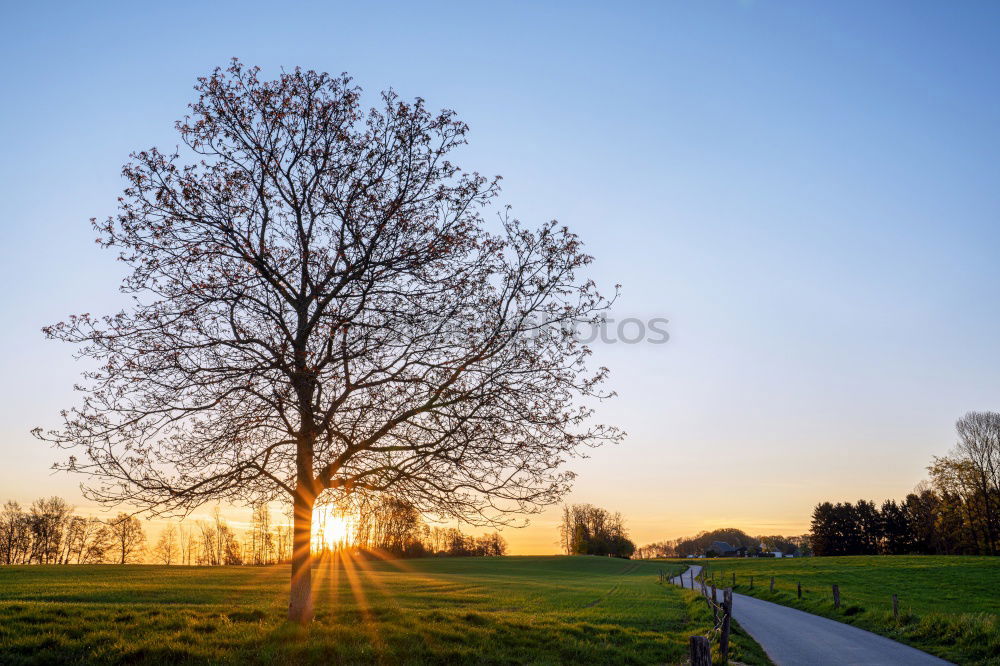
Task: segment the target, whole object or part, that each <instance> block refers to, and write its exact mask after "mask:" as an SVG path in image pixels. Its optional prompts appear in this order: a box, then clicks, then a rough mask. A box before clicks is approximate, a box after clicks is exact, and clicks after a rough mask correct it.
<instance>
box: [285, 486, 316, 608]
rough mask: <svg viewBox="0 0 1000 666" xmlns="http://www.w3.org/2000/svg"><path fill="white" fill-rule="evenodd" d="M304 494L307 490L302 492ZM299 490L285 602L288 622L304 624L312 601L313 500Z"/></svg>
mask: <svg viewBox="0 0 1000 666" xmlns="http://www.w3.org/2000/svg"><path fill="white" fill-rule="evenodd" d="M306 492H308V491H306ZM304 494H305V493H304V492H303V489H301V488H300V489H299V492H298V493H297V494H296V497H295V502H294V507H295V513H294V517H293V521H292V522H293V536H292V589H291V597H290V600H289V603H288V619H289V620H291V621H292V622H298V623H299V624H306V623H308V622H310V621H312V618H313V601H312V551H311V549H310V546H311V543H310V542H311V541H312V511H313V498H312V497H305V496H304Z"/></svg>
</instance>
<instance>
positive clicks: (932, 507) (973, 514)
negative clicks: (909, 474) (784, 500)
mask: <svg viewBox="0 0 1000 666" xmlns="http://www.w3.org/2000/svg"><path fill="white" fill-rule="evenodd" d="M955 429H956V432H957V434H958V444H957V445H956V446H955V448H954V449H953V450H952V452H951V453H949V454H948V455H946V456H940V457H938V456H935V457H934V458H933V459H932V462H931V464H930V465H929V466H928V467H927V470H928V472H929V473H930V479H929V480H928V481H924V482H921V483H920V484H919V485H918V486H917V487H916V488H915V489H914V491H913V492H912V493H910V494H908V495H907V496H906V497H905V498H904V499H903V500H901V501H899V502H897V501H895V500H887V501H885V502H883V503H882V504H881V506H877V505H876V504H875V503H874V502H872V501H868V500H859V501H858V502H856V503H854V504H852V503H850V502H838V503H836V504H834V503H831V502H822V503H820V504H818V505H817V506H816V508H815V509H814V510H813V514H812V531H811V540H812V545H813V550H814V551H815V553H816V554H817V555H872V554H886V555H897V554H907V553H914V554H938V555H996V554H1000V414H998V413H996V412H969V413H968V414H966V415H965V416H963V417H962V418H961V419H959V420H958V421H957V423H956V424H955Z"/></svg>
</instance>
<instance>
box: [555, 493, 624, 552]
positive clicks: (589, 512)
mask: <svg viewBox="0 0 1000 666" xmlns="http://www.w3.org/2000/svg"><path fill="white" fill-rule="evenodd" d="M559 542H560V545H561V546H562V549H563V552H564V553H566V554H567V555H605V556H611V557H624V558H629V557H632V554H633V553H634V552H635V543H633V542H632V540H631V539H629V536H628V530H626V528H625V521H624V519H623V518H622V515H621V514H620V513H617V512H615V513H612V512H610V511H608V510H606V509H602V508H600V507H597V506H594V505H592V504H571V505H567V506H564V507H563V511H562V520H561V522H560V524H559Z"/></svg>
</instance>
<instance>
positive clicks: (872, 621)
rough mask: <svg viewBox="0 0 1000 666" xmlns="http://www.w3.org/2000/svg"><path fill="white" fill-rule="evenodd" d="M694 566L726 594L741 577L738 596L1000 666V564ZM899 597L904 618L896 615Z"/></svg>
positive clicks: (976, 560)
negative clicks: (835, 591)
mask: <svg viewBox="0 0 1000 666" xmlns="http://www.w3.org/2000/svg"><path fill="white" fill-rule="evenodd" d="M672 562H673V563H678V562H679V561H672ZM683 562H684V563H685V564H686V563H690V562H692V560H685V561H683ZM694 563H696V564H700V565H702V566H706V567H707V575H708V578H707V580H709V581H712V580H714V581H715V583H716V584H717V585H718V586H719V587H729V586H731V585H732V575H733V574H734V573H735V574H736V586H735V588H734V589H735V591H736V592H739V593H741V594H751V595H753V596H755V597H759V598H761V599H766V600H768V601H774V602H777V603H780V604H785V605H786V606H793V607H795V608H800V609H802V610H806V611H809V612H811V613H816V614H819V615H824V616H826V617H830V618H834V619H836V620H840V621H841V622H847V623H849V624H853V625H856V626H858V627H861V628H863V629H868V630H869V631H874V632H876V633H879V634H882V635H884V636H888V637H889V638H893V639H895V640H898V641H901V642H904V643H908V644H910V645H913V646H914V647H918V648H920V649H922V650H925V651H927V652H931V653H932V654H936V655H938V656H940V657H943V658H945V659H948V660H951V661H955V662H957V663H961V664H970V663H979V664H1000V558H997V557H962V556H929V555H928V556H921V555H914V556H903V555H893V556H854V557H805V558H793V559H758V558H747V559H728V558H720V559H705V560H694ZM751 576H752V577H753V588H752V589H751V587H750V577H751ZM771 576H774V580H775V585H774V589H775V591H774V593H771V592H770V589H769V588H770V578H771ZM798 583H801V584H802V598H801V599H799V598H798V593H797V584H798ZM834 584H836V585H838V586H839V588H840V603H841V607H840V609H839V610H838V609H834V607H833V591H832V586H833V585H834ZM894 594H895V595H897V597H898V599H899V617H898V618H896V617H894V616H893V613H892V595H894ZM737 614H738V612H737Z"/></svg>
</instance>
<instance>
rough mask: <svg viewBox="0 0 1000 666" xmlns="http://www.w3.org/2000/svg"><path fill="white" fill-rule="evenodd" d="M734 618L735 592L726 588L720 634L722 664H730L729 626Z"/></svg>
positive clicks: (723, 593)
mask: <svg viewBox="0 0 1000 666" xmlns="http://www.w3.org/2000/svg"><path fill="white" fill-rule="evenodd" d="M732 617H733V590H732V588H726V589H725V590H723V592H722V631H721V632H720V633H719V654H720V655H721V656H722V663H723V664H728V663H729V625H730V623H731V620H732Z"/></svg>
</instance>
